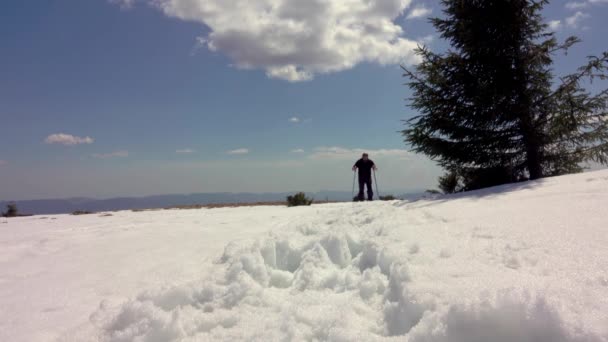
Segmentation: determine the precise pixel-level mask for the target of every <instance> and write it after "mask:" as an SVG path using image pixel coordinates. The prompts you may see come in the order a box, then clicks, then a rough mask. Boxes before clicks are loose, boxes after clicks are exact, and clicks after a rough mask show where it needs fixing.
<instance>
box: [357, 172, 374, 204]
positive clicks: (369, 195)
mask: <svg viewBox="0 0 608 342" xmlns="http://www.w3.org/2000/svg"><path fill="white" fill-rule="evenodd" d="M366 184H367V199H368V200H369V201H371V200H373V199H374V192H373V191H372V177H367V178H359V196H358V198H359V201H363V187H364V186H365V185H366Z"/></svg>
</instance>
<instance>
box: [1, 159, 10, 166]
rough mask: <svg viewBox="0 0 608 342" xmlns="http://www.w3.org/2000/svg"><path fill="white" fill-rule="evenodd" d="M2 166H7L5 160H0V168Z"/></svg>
mask: <svg viewBox="0 0 608 342" xmlns="http://www.w3.org/2000/svg"><path fill="white" fill-rule="evenodd" d="M4 165H8V162H7V161H6V160H2V159H0V166H4Z"/></svg>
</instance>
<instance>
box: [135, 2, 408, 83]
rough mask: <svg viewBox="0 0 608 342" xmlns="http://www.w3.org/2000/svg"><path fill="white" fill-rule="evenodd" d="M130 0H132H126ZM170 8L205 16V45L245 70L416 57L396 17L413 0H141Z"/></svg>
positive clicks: (270, 72) (292, 76)
mask: <svg viewBox="0 0 608 342" xmlns="http://www.w3.org/2000/svg"><path fill="white" fill-rule="evenodd" d="M123 1H124V0H123ZM141 1H142V2H143V1H145V2H147V3H150V4H152V5H153V6H154V7H156V8H158V9H159V10H160V11H162V12H163V13H164V14H165V15H167V16H169V17H173V18H178V19H181V20H186V21H193V22H198V23H201V24H203V25H205V26H206V27H207V28H208V29H209V33H208V34H207V35H205V36H203V37H199V38H198V39H197V44H199V46H204V47H206V48H207V49H209V50H210V51H213V52H218V53H221V54H224V55H226V56H228V57H229V58H230V59H231V60H232V61H233V65H234V66H235V67H237V68H240V69H263V70H265V71H266V75H267V76H268V77H270V78H277V79H282V80H287V81H291V82H296V81H306V80H311V79H313V78H314V76H315V75H318V74H328V73H334V72H339V71H343V70H348V69H351V68H353V67H355V66H356V65H357V64H359V63H363V62H369V63H377V64H380V65H392V64H398V63H403V64H414V63H417V62H418V61H419V57H418V56H416V55H415V54H414V52H413V50H414V49H415V48H416V46H417V42H416V41H414V40H412V39H409V38H407V37H406V36H405V32H404V30H403V28H402V27H401V26H400V25H398V24H397V23H396V21H397V19H398V18H399V17H400V16H402V15H403V14H404V12H405V10H406V9H407V8H408V7H409V5H410V3H411V0H375V1H369V0H335V1H319V0H310V1H303V0H248V1H225V0H141Z"/></svg>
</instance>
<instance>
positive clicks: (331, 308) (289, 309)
mask: <svg viewBox="0 0 608 342" xmlns="http://www.w3.org/2000/svg"><path fill="white" fill-rule="evenodd" d="M357 215H358V216H357ZM357 215H355V217H349V218H345V217H343V218H338V219H335V220H332V221H331V222H327V221H326V222H322V221H319V222H314V224H311V223H308V224H305V225H295V227H290V226H288V227H285V228H284V229H283V230H281V232H280V233H276V232H275V233H272V234H271V235H270V236H268V237H267V238H264V239H261V240H257V241H241V242H232V243H230V244H228V245H227V246H226V247H225V249H224V253H223V255H222V256H221V257H220V258H219V259H218V260H217V261H216V264H215V265H214V272H213V274H211V276H209V277H207V278H206V279H204V280H202V281H200V282H195V283H191V284H188V285H183V286H177V287H173V288H170V289H163V290H157V291H153V292H145V293H142V294H140V295H139V296H138V297H137V298H135V299H133V300H131V301H129V302H127V303H124V304H122V305H121V306H118V307H111V306H110V305H108V304H107V303H102V305H101V306H100V308H99V310H98V311H97V312H95V313H94V314H93V315H92V316H91V322H93V324H94V325H95V326H97V327H98V329H99V336H100V340H102V341H107V342H122V341H125V342H126V341H140V342H148V341H149V342H152V341H202V340H249V341H279V340H280V341H284V340H298V341H300V340H303V341H353V340H364V341H376V340H385V339H392V338H396V339H399V340H404V339H405V340H408V341H412V342H431V341H432V342H442V341H450V342H478V341H479V342H482V341H484V342H485V341H494V342H512V341H523V342H527V341H530V342H532V341H535V342H559V341H602V339H601V338H600V337H599V336H596V335H593V334H591V333H585V331H584V329H582V328H580V327H572V326H566V325H565V324H564V322H563V319H562V317H561V316H560V313H559V312H558V311H557V310H556V309H554V308H552V307H551V306H550V305H549V304H548V303H547V302H546V301H545V299H544V298H543V297H542V296H541V295H538V294H537V295H533V294H528V293H527V292H526V291H525V290H521V289H520V290H504V291H500V292H495V293H493V294H479V295H477V297H474V298H469V299H468V301H467V302H465V301H456V302H454V301H452V302H448V303H445V302H441V301H439V300H437V299H436V298H435V297H434V296H433V295H432V294H417V293H415V292H414V291H412V290H411V283H412V276H411V272H410V271H409V266H408V260H409V259H408V255H412V254H417V253H418V252H419V250H420V246H419V245H418V244H417V243H415V241H411V242H410V243H408V244H406V246H411V247H410V248H409V249H408V248H404V249H405V251H399V250H394V249H390V248H387V247H383V246H385V245H386V244H383V243H381V242H380V240H379V239H381V238H382V237H381V235H382V234H380V231H373V230H370V229H367V228H369V225H370V224H371V223H372V221H371V220H369V219H367V218H365V212H364V211H363V212H359V213H358V214H357ZM353 227H354V228H353ZM361 236H364V238H361ZM451 254H452V251H447V250H446V251H445V252H442V257H444V258H448V257H449V256H451Z"/></svg>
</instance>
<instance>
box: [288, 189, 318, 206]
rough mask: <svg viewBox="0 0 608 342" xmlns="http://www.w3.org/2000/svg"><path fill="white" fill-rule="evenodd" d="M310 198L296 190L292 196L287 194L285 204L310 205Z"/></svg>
mask: <svg viewBox="0 0 608 342" xmlns="http://www.w3.org/2000/svg"><path fill="white" fill-rule="evenodd" d="M311 204H312V199H311V198H308V197H306V194H305V193H303V192H298V193H297V194H295V195H293V196H287V206H288V207H297V206H301V205H311Z"/></svg>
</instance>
